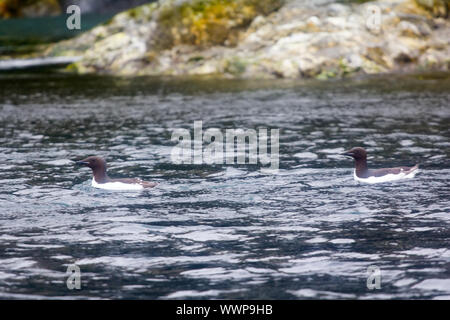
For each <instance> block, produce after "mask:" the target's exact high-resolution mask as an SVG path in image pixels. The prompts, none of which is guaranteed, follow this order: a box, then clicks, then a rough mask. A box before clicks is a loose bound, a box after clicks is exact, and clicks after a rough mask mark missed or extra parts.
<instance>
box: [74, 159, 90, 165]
mask: <svg viewBox="0 0 450 320" xmlns="http://www.w3.org/2000/svg"><path fill="white" fill-rule="evenodd" d="M75 164H76V165H78V166H87V165H88V164H89V162H87V161H83V160H81V161H76V162H75Z"/></svg>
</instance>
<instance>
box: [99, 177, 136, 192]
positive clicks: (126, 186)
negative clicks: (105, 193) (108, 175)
mask: <svg viewBox="0 0 450 320" xmlns="http://www.w3.org/2000/svg"><path fill="white" fill-rule="evenodd" d="M92 186H93V187H94V188H100V189H106V190H142V189H144V187H143V186H141V185H140V184H137V183H123V182H107V183H97V182H96V181H95V178H92Z"/></svg>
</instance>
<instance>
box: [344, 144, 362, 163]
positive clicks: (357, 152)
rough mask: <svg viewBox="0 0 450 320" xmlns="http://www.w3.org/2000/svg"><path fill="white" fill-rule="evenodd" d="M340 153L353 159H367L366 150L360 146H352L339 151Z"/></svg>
mask: <svg viewBox="0 0 450 320" xmlns="http://www.w3.org/2000/svg"><path fill="white" fill-rule="evenodd" d="M341 155H343V156H347V157H352V158H353V159H355V160H365V159H367V152H366V150H364V148H361V147H356V148H352V149H350V150H347V151H345V152H344V153H341Z"/></svg>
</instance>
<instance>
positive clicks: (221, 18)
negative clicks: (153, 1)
mask: <svg viewBox="0 0 450 320" xmlns="http://www.w3.org/2000/svg"><path fill="white" fill-rule="evenodd" d="M282 4H283V0H194V1H185V2H182V3H181V4H179V5H173V4H169V3H162V4H161V7H160V12H159V16H158V18H157V19H156V20H157V21H156V22H157V24H158V28H157V31H156V36H155V37H154V39H153V45H155V46H158V47H160V48H162V49H167V48H170V47H173V46H176V45H180V44H188V45H196V46H199V47H207V46H211V45H227V46H233V45H235V44H236V43H237V41H238V37H239V33H240V32H241V31H242V30H244V29H245V28H246V27H248V26H249V25H250V23H251V21H252V20H253V18H255V17H256V16H258V15H267V14H269V13H270V12H273V11H275V10H276V9H278V8H279V7H281V5H282Z"/></svg>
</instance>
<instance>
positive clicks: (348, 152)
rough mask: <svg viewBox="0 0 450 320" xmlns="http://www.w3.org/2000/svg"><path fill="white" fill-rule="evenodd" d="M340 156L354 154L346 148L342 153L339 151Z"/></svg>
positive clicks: (351, 155)
mask: <svg viewBox="0 0 450 320" xmlns="http://www.w3.org/2000/svg"><path fill="white" fill-rule="evenodd" d="M340 155H341V156H346V157H353V156H354V155H355V154H354V153H353V152H351V151H350V150H347V151H345V152H343V153H340Z"/></svg>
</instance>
